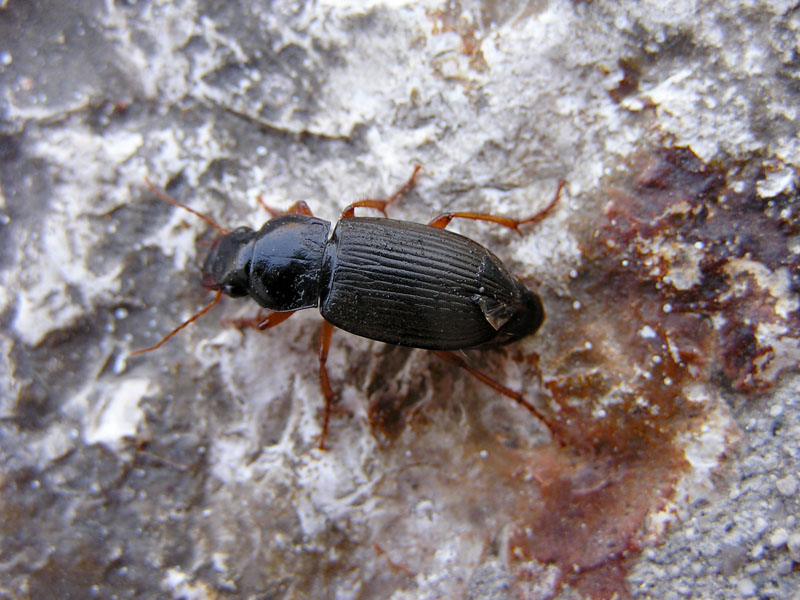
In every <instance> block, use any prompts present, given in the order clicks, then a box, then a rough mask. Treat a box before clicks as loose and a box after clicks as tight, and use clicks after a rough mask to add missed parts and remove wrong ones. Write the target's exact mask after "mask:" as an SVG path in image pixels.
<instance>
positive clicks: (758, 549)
mask: <svg viewBox="0 0 800 600" xmlns="http://www.w3.org/2000/svg"><path fill="white" fill-rule="evenodd" d="M762 556H764V546H762V545H761V544H756V545H755V546H753V549H752V550H750V558H752V559H754V560H758V559H759V558H761V557H762Z"/></svg>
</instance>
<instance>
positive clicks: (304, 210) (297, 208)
mask: <svg viewBox="0 0 800 600" xmlns="http://www.w3.org/2000/svg"><path fill="white" fill-rule="evenodd" d="M256 202H258V204H259V206H261V208H263V209H264V210H265V211H267V212H268V213H269V214H270V216H271V217H273V218H275V217H279V216H281V215H308V216H309V217H313V216H314V213H312V212H311V209H310V208H309V207H308V204H306V202H305V200H298V201H297V202H295V203H294V204H292V205H291V206H290V207H289V208H287V209H286V210H285V211H283V210H278V209H277V208H272V207H271V206H270V205H269V204H267V203H266V202H264V198H262V197H261V196H260V195H259V196H258V198H256Z"/></svg>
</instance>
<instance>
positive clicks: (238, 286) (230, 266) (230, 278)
mask: <svg viewBox="0 0 800 600" xmlns="http://www.w3.org/2000/svg"><path fill="white" fill-rule="evenodd" d="M255 233H256V232H254V231H253V230H252V229H250V228H249V227H239V228H238V229H235V230H233V231H231V232H230V233H226V234H225V235H222V236H220V237H218V238H217V241H216V242H214V245H213V246H212V247H211V251H210V252H209V253H208V256H207V257H206V260H205V262H204V263H203V287H204V288H206V289H207V290H214V291H221V292H222V293H224V294H226V295H228V296H231V297H232V298H240V297H242V296H247V294H248V279H249V272H250V265H251V263H252V260H253V238H254V237H255Z"/></svg>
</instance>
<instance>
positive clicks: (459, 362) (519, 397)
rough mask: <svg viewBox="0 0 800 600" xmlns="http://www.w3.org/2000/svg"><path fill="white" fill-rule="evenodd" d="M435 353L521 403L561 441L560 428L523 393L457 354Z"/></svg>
mask: <svg viewBox="0 0 800 600" xmlns="http://www.w3.org/2000/svg"><path fill="white" fill-rule="evenodd" d="M433 353H434V354H435V355H436V356H438V357H439V358H441V359H442V360H444V361H446V362H449V363H451V364H454V365H457V366H459V367H461V368H462V369H465V370H466V371H467V372H468V373H469V374H470V375H472V376H473V377H475V378H476V379H478V380H479V381H481V382H482V383H484V384H486V385H488V386H489V387H490V388H492V389H493V390H496V391H498V392H500V393H501V394H503V395H504V396H507V397H509V398H511V399H512V400H515V401H516V402H517V403H519V404H521V405H522V406H524V407H525V408H527V409H528V410H529V411H530V412H531V413H533V416H534V417H536V418H537V419H539V420H540V421H541V422H542V423H544V425H545V427H547V429H548V430H549V431H550V433H551V435H552V436H553V437H554V438H555V439H557V440H559V441H561V438H560V436H559V435H558V427H556V426H555V423H553V422H552V421H551V420H550V419H548V418H547V417H545V416H544V415H543V414H542V413H541V411H539V409H538V408H536V407H535V406H534V405H533V404H531V403H530V402H528V401H527V400H525V397H524V396H523V395H522V394H521V393H519V392H515V391H514V390H512V389H510V388H507V387H506V386H504V385H503V384H501V383H499V382H497V381H495V380H494V379H492V378H491V377H489V376H488V375H484V374H483V373H481V372H480V371H478V370H476V369H474V368H473V367H471V366H470V365H469V364H468V363H467V361H466V360H464V359H463V358H461V357H460V356H458V355H457V354H456V353H455V352H448V351H446V350H434V351H433Z"/></svg>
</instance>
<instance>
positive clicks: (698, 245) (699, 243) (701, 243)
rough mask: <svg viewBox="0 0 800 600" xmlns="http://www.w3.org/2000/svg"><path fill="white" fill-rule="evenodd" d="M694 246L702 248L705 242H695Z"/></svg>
mask: <svg viewBox="0 0 800 600" xmlns="http://www.w3.org/2000/svg"><path fill="white" fill-rule="evenodd" d="M694 247H695V248H697V249H698V250H702V249H703V248H705V247H706V244H705V242H695V243H694Z"/></svg>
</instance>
